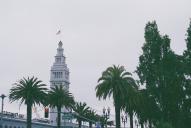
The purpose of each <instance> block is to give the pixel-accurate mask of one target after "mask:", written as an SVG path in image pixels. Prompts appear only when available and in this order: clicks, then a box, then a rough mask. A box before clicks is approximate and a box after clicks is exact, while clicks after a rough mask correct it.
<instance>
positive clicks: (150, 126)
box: [149, 120, 152, 128]
mask: <svg viewBox="0 0 191 128" xmlns="http://www.w3.org/2000/svg"><path fill="white" fill-rule="evenodd" d="M149 128H152V123H151V120H149Z"/></svg>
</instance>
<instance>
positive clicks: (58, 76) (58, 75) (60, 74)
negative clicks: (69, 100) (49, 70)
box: [53, 72, 63, 78]
mask: <svg viewBox="0 0 191 128" xmlns="http://www.w3.org/2000/svg"><path fill="white" fill-rule="evenodd" d="M53 76H54V78H62V77H63V73H62V72H53Z"/></svg>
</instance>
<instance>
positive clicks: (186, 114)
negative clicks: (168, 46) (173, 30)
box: [181, 20, 191, 127]
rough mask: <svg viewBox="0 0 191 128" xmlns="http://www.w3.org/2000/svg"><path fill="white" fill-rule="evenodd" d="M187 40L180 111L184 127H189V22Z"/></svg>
mask: <svg viewBox="0 0 191 128" xmlns="http://www.w3.org/2000/svg"><path fill="white" fill-rule="evenodd" d="M186 35H187V38H186V50H185V51H184V54H183V57H184V62H183V63H184V66H183V69H184V73H185V74H184V76H185V80H186V84H185V86H184V88H185V89H184V95H185V98H184V100H183V101H184V104H183V109H182V115H181V116H182V117H183V118H184V125H185V126H186V127H189V126H191V112H190V108H191V79H190V78H191V66H190V65H191V20H190V24H189V27H188V29H187V34H186Z"/></svg>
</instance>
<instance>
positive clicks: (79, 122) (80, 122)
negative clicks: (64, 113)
mask: <svg viewBox="0 0 191 128" xmlns="http://www.w3.org/2000/svg"><path fill="white" fill-rule="evenodd" d="M78 126H79V128H81V126H82V121H81V120H78Z"/></svg>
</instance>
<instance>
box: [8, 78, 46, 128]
mask: <svg viewBox="0 0 191 128" xmlns="http://www.w3.org/2000/svg"><path fill="white" fill-rule="evenodd" d="M14 85H15V86H14V87H12V88H11V90H10V94H9V99H10V101H11V102H14V101H17V100H20V104H22V103H24V104H26V105H27V128H31V118H32V106H33V105H40V104H41V103H44V101H45V97H46V93H45V92H46V91H47V89H46V85H45V84H42V81H41V80H38V78H35V77H32V78H29V77H28V78H23V79H21V80H19V81H18V82H17V83H15V84H14Z"/></svg>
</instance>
